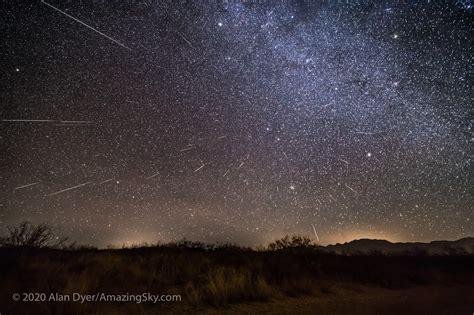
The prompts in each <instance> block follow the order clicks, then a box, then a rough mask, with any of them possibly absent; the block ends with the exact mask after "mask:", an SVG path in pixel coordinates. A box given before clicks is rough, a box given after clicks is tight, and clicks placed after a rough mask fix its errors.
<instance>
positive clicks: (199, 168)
mask: <svg viewBox="0 0 474 315" xmlns="http://www.w3.org/2000/svg"><path fill="white" fill-rule="evenodd" d="M205 165H206V164H203V165H201V166H200V167H198V168H197V169H196V170H194V172H193V174H194V173H196V172H197V171H199V170H201V169H202V168H203V167H204V166H205Z"/></svg>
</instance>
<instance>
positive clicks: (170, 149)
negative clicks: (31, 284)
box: [0, 0, 474, 246]
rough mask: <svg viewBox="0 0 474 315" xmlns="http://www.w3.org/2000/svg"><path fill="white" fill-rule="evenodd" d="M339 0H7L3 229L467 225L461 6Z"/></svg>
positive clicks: (453, 233) (466, 54) (466, 29)
mask: <svg viewBox="0 0 474 315" xmlns="http://www.w3.org/2000/svg"><path fill="white" fill-rule="evenodd" d="M348 2H349V3H346V2H345V1H344V2H343V1H325V2H320V1H309V0H308V1H255V2H252V1H228V2H216V1H208V2H206V1H151V0H149V1H143V2H139V1H132V0H125V1H55V0H54V1H53V0H50V2H49V1H48V2H47V3H42V2H41V1H31V2H30V1H28V2H27V1H25V2H21V3H20V2H17V1H2V3H1V9H0V12H1V13H0V32H1V39H0V42H1V48H0V66H1V69H2V79H1V81H0V84H1V85H0V145H1V152H2V153H1V155H0V159H1V160H0V170H1V182H0V185H1V186H0V188H1V192H0V204H1V205H0V228H2V229H4V228H5V227H6V226H8V225H15V224H18V223H19V222H21V221H23V220H29V221H32V222H34V223H40V222H45V223H48V224H50V225H52V226H54V227H55V228H56V229H57V231H59V232H60V233H62V234H64V235H68V236H70V237H71V238H72V239H74V240H77V241H79V242H80V243H87V244H92V245H98V246H105V245H107V244H122V243H126V244H130V243H139V242H142V241H147V242H157V241H170V240H175V239H181V238H184V237H186V238H188V239H192V240H201V241H230V242H236V243H239V244H251V245H256V244H263V243H266V242H268V241H270V240H272V239H274V238H277V237H281V236H283V235H285V234H294V233H298V234H305V235H308V236H311V237H313V238H316V236H315V235H314V231H313V228H312V225H314V227H315V229H316V231H317V233H318V237H319V239H320V242H321V243H323V244H327V243H334V242H342V241H348V240H350V239H353V238H363V237H366V238H385V239H388V240H391V241H430V240H433V239H457V238H461V237H465V236H473V234H474V225H473V223H474V215H473V213H474V211H473V204H474V203H473V201H474V200H473V187H474V185H473V172H472V169H473V168H472V156H473V150H472V143H473V139H474V138H473V132H472V121H473V114H472V113H473V106H472V105H473V90H472V70H473V69H472V64H473V51H472V47H474V45H473V44H474V43H473V38H474V36H472V34H473V25H474V24H473V16H472V14H473V11H472V10H473V4H472V2H471V1H467V0H465V1H450V2H443V1H431V2H429V1H403V2H406V3H403V2H402V1H400V2H398V1H397V2H381V1H374V2H366V1H348ZM99 32H100V33H99Z"/></svg>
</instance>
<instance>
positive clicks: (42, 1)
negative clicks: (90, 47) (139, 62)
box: [41, 0, 132, 51]
mask: <svg viewBox="0 0 474 315" xmlns="http://www.w3.org/2000/svg"><path fill="white" fill-rule="evenodd" d="M41 3H43V4H46V5H47V6H49V7H50V8H53V9H54V10H56V11H58V12H59V13H61V14H64V15H65V16H67V17H68V18H71V19H73V20H74V21H76V22H78V23H81V24H82V25H84V26H86V27H88V28H90V29H91V30H93V31H94V32H96V33H98V34H100V35H102V36H104V37H105V38H108V39H109V40H111V41H113V42H114V43H116V44H117V45H120V46H122V47H123V48H126V49H128V50H130V51H131V50H132V49H131V48H129V47H127V46H125V45H124V44H122V43H121V42H119V41H118V40H115V39H113V38H112V37H110V36H107V35H105V34H104V33H102V32H101V31H99V30H97V29H95V28H93V27H92V26H90V25H87V24H86V23H84V22H82V21H81V20H78V19H76V18H75V17H73V16H72V15H69V14H67V13H66V12H64V11H62V10H60V9H58V8H56V7H55V6H53V5H51V4H49V3H47V2H45V1H44V0H41Z"/></svg>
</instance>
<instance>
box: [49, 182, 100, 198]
mask: <svg viewBox="0 0 474 315" xmlns="http://www.w3.org/2000/svg"><path fill="white" fill-rule="evenodd" d="M89 184H92V182H87V183H84V184H80V185H77V186H74V187H69V188H66V189H63V190H60V191H57V192H54V193H52V194H49V195H45V197H49V196H54V195H58V194H61V193H63V192H66V191H68V190H72V189H76V188H79V187H82V186H86V185H89Z"/></svg>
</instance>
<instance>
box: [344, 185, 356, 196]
mask: <svg viewBox="0 0 474 315" xmlns="http://www.w3.org/2000/svg"><path fill="white" fill-rule="evenodd" d="M344 186H346V187H347V188H349V189H350V190H352V192H354V193H355V194H357V191H356V190H355V189H354V188H352V187H351V186H349V185H347V184H344Z"/></svg>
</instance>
